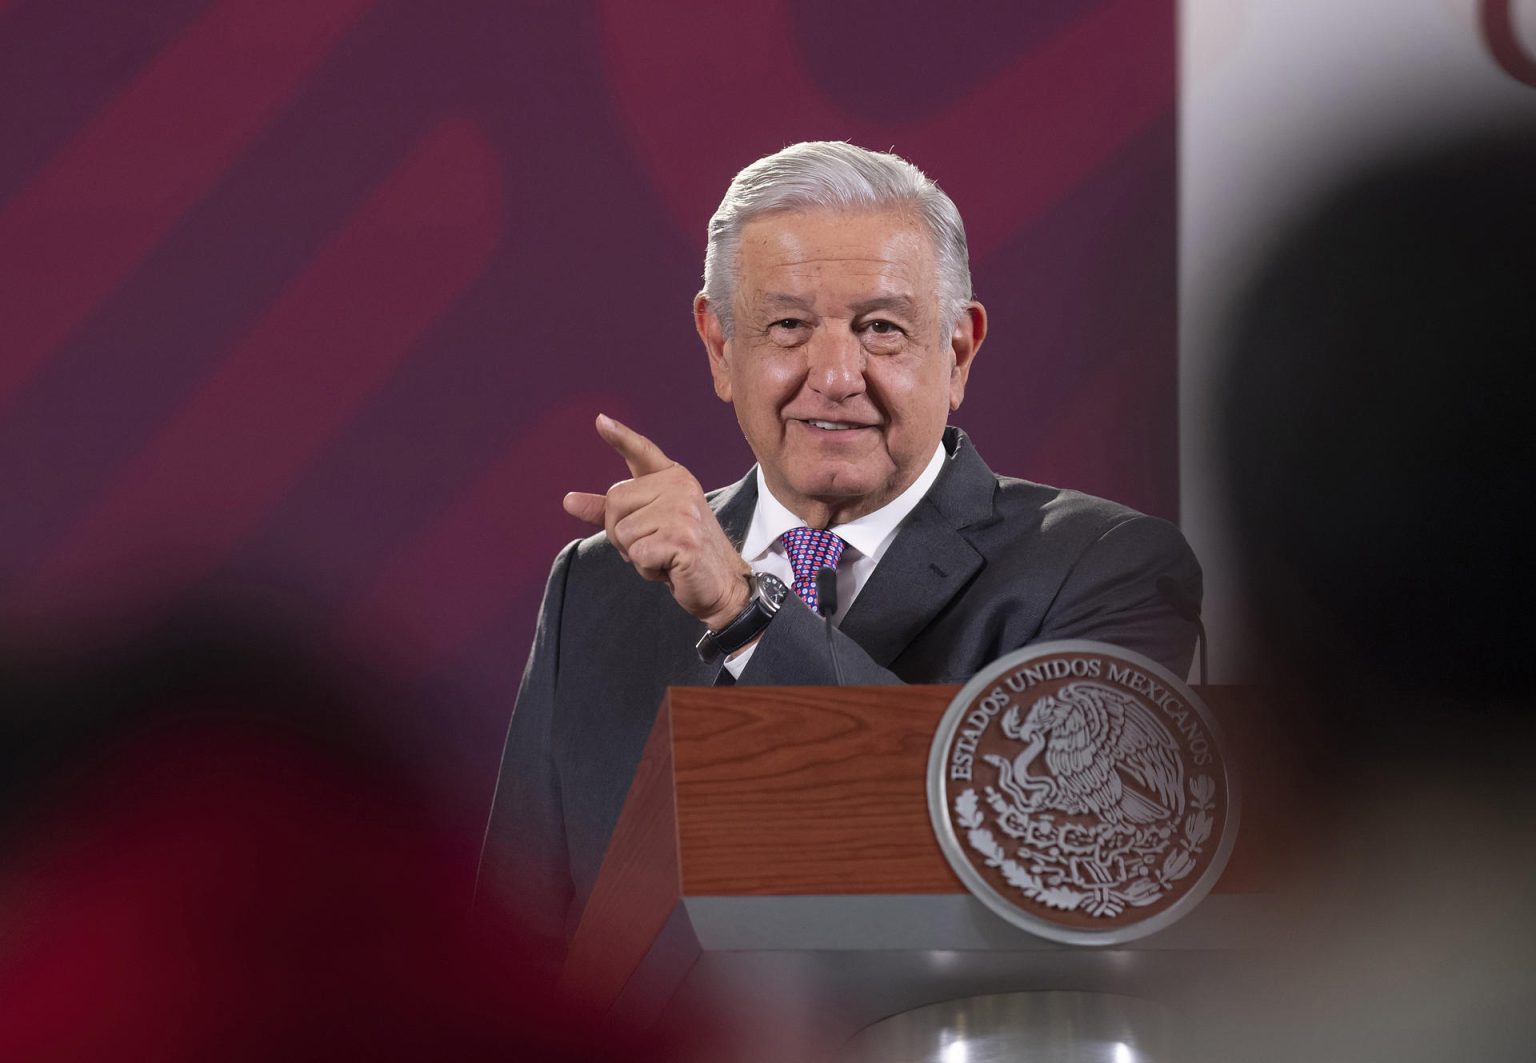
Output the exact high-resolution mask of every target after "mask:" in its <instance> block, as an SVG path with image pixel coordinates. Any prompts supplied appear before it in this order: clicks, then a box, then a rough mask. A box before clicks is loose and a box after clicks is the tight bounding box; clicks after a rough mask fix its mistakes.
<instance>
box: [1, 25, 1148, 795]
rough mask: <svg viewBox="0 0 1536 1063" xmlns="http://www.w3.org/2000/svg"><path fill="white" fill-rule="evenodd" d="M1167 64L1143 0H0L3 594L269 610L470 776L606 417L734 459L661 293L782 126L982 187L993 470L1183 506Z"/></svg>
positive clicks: (120, 613) (13, 598) (25, 621)
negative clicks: (308, 634)
mask: <svg viewBox="0 0 1536 1063" xmlns="http://www.w3.org/2000/svg"><path fill="white" fill-rule="evenodd" d="M1174 81H1175V67H1174V29H1173V5H1172V3H1171V0H1041V2H1036V3H1032V4H1028V5H1021V4H1017V3H1012V2H1006V0H988V2H982V0H976V2H972V3H967V4H965V5H960V6H957V7H945V6H943V5H940V4H937V3H933V2H926V3H918V2H896V0H881V2H878V3H877V2H873V0H858V2H848V3H842V4H838V5H822V4H816V3H812V2H810V0H779V2H765V3H760V4H750V5H748V4H743V5H726V4H719V3H708V2H704V0H690V2H677V3H657V4H642V3H638V2H627V3H626V2H611V3H577V2H564V0H561V2H556V0H524V2H504V0H462V2H460V3H456V4H453V5H447V6H444V5H438V4H429V3H425V2H423V0H326V2H316V0H213V2H209V0H152V2H145V3H137V4H122V3H118V2H116V0H0V99H3V100H4V101H5V102H4V104H3V114H4V124H3V135H0V485H3V492H4V494H3V503H0V557H3V565H4V568H3V572H0V618H3V620H4V622H5V625H6V627H7V628H8V629H9V630H10V631H11V632H13V633H15V632H21V633H25V632H29V631H33V630H36V629H37V628H38V627H39V626H40V625H42V624H44V623H45V622H47V623H59V622H63V623H65V624H70V623H79V622H81V621H82V619H83V618H87V617H90V618H94V622H95V623H96V624H98V625H101V624H107V625H111V624H123V623H127V622H130V621H133V620H141V619H142V618H143V617H144V616H145V615H146V614H147V613H149V612H152V611H153V609H154V608H155V606H154V605H152V604H151V603H165V602H167V601H170V600H173V598H174V596H175V595H176V594H178V593H191V594H197V593H210V594H217V595H226V594H228V595H237V596H239V597H242V598H244V599H246V600H249V601H253V602H257V603H260V604H261V605H262V606H263V607H265V608H268V609H274V610H276V611H278V612H279V613H281V614H284V615H288V616H291V617H292V618H293V619H294V621H295V622H296V623H299V624H302V626H304V627H305V628H306V629H307V630H310V631H312V632H315V633H316V634H317V635H318V637H320V638H321V639H322V640H324V641H334V643H335V645H337V646H338V647H342V648H345V649H346V650H347V651H348V652H351V653H360V654H363V655H365V657H366V659H367V660H369V661H370V662H371V663H372V664H373V665H374V666H375V667H377V668H380V669H382V670H383V671H385V672H386V673H387V674H388V675H389V676H390V677H391V678H392V679H393V680H394V681H395V682H397V683H398V684H400V688H401V689H402V690H407V691H410V692H412V695H413V697H412V698H411V699H407V700H408V702H409V703H410V704H414V705H417V706H419V707H420V712H421V713H422V714H424V715H423V718H421V719H417V720H413V721H410V724H411V726H412V727H413V728H414V729H416V730H417V731H418V732H419V733H420V734H421V735H422V739H421V743H420V757H421V763H422V767H423V769H425V770H428V771H430V772H433V773H435V774H436V775H438V777H439V778H441V779H443V780H445V781H446V782H447V784H448V789H449V791H450V794H451V796H452V798H453V799H454V801H455V802H456V805H457V807H458V809H459V811H460V812H462V813H463V814H464V815H465V816H466V817H468V818H473V817H477V816H479V815H482V814H483V812H484V809H485V808H486V807H487V806H488V802H489V798H490V793H491V788H492V785H493V782H494V778H495V771H496V765H497V762H498V759H499V755H500V746H501V741H502V735H503V732H504V729H505V725H506V719H507V715H508V713H509V712H510V709H511V705H512V700H513V695H514V692H515V689H516V683H517V680H518V677H519V675H520V674H521V671H522V667H523V663H524V660H525V657H526V653H527V645H528V639H529V637H530V635H531V632H532V628H533V621H534V617H535V615H536V612H537V607H538V602H539V597H540V594H541V592H542V589H543V582H544V578H545V576H546V574H547V572H548V568H549V564H550V561H551V560H552V558H553V555H554V553H555V551H556V550H557V549H558V548H559V547H560V546H561V545H562V544H563V543H564V542H566V541H568V540H569V539H571V538H574V537H576V536H579V535H583V534H586V531H585V530H584V528H583V526H581V525H579V524H578V523H577V522H575V521H573V520H572V519H570V518H568V517H566V516H565V514H564V513H563V512H562V511H561V509H560V504H559V500H560V496H561V495H562V494H563V493H564V492H565V491H567V490H570V489H577V488H580V489H602V488H603V487H606V486H607V485H608V484H609V483H611V482H612V481H614V480H616V479H619V478H620V477H621V476H622V475H624V472H623V467H622V464H621V463H620V462H619V461H618V459H617V458H616V457H615V456H614V455H612V454H611V453H610V452H608V451H607V450H606V448H605V447H603V445H602V444H601V443H600V442H599V441H598V440H597V438H596V436H595V434H594V433H593V431H592V429H591V418H592V416H593V414H594V413H595V412H597V411H598V410H604V411H607V412H609V413H612V414H614V415H616V416H619V417H620V418H622V419H624V420H626V421H628V422H629V423H630V424H632V425H634V426H635V427H636V428H638V429H640V430H641V431H643V432H645V433H647V434H649V435H650V436H652V438H654V439H655V440H656V441H657V442H658V443H659V444H660V445H661V446H662V447H663V449H665V450H666V451H667V453H668V454H670V455H671V456H673V457H674V458H676V459H678V460H680V461H682V462H683V463H684V464H687V465H688V466H690V468H692V470H693V471H694V473H695V474H696V475H697V476H698V477H699V479H700V480H701V481H702V482H703V483H704V484H705V485H706V486H716V485H719V484H723V483H725V482H728V481H731V480H734V479H736V478H737V477H739V476H740V475H741V474H742V473H743V472H744V471H745V469H746V468H747V467H748V465H749V463H750V461H751V457H750V454H749V452H748V450H747V448H746V446H745V444H744V443H743V442H742V440H741V437H740V435H739V433H738V431H737V429H736V426H735V421H734V418H733V416H732V414H731V411H730V409H729V408H728V407H726V406H724V405H722V404H720V403H719V402H717V401H716V399H715V398H714V396H713V393H712V391H711V389H710V386H709V379H708V373H707V370H706V365H705V361H704V357H703V352H702V350H701V349H700V347H699V344H698V341H697V339H696V337H695V336H694V334H693V329H692V322H691V318H690V314H689V301H690V299H691V297H692V295H693V293H694V292H695V291H696V290H697V288H698V286H699V283H700V272H701V268H702V256H703V248H704V227H705V222H706V221H707V219H708V217H709V215H710V213H711V212H712V211H713V209H714V207H715V205H716V204H717V203H718V200H719V197H720V195H721V194H722V193H723V191H724V189H725V186H726V183H727V182H728V181H729V179H730V177H731V175H732V174H733V173H734V172H735V171H736V170H738V169H739V168H740V167H742V166H743V165H745V164H746V163H748V162H750V161H752V160H753V159H754V158H756V157H758V156H760V155H763V154H765V153H767V152H770V151H774V150H776V149H778V148H779V147H782V146H783V145H785V144H787V143H790V142H793V141H797V140H805V139H820V138H846V139H850V140H853V141H855V142H857V143H860V144H863V145H865V146H867V147H871V148H877V149H892V150H895V151H896V152H898V153H900V154H902V155H904V156H906V157H908V158H910V159H911V160H912V161H914V162H915V163H917V164H918V165H919V166H921V167H923V168H924V169H925V170H927V171H928V172H929V173H930V174H932V175H933V176H934V177H935V178H936V179H937V180H938V181H939V183H940V184H941V185H942V186H943V187H944V188H945V189H946V190H947V191H948V192H949V193H950V194H951V196H952V197H953V198H954V199H955V201H956V202H957V203H958V205H959V207H960V209H961V211H962V213H963V214H964V215H965V218H966V221H967V227H968V230H969V233H970V237H971V244H972V254H973V261H972V266H973V273H974V278H975V283H976V288H977V292H978V295H979V297H980V298H981V299H982V300H983V301H984V302H985V303H986V304H987V306H988V308H989V310H990V311H991V315H992V333H991V340H990V342H989V343H988V344H987V347H986V349H985V350H984V351H983V353H982V357H981V360H980V362H979V363H978V365H977V367H976V373H975V375H973V377H972V390H971V394H970V396H969V398H968V401H967V403H966V405H965V407H964V408H963V409H962V410H961V411H960V412H959V413H958V414H957V415H956V416H955V418H954V422H955V423H957V424H959V425H960V426H962V427H964V428H965V429H966V430H967V431H969V432H970V433H971V435H972V437H973V438H974V439H975V440H976V442H977V444H978V447H979V449H980V451H981V453H982V454H983V455H984V456H985V457H986V459H987V460H988V462H989V463H990V464H991V465H992V466H993V468H994V469H996V470H998V471H999V472H1005V473H1010V474H1014V475H1021V476H1027V477H1029V478H1031V479H1036V480H1042V481H1046V482H1052V483H1058V484H1063V485H1068V486H1072V487H1077V488H1081V489H1084V490H1088V491H1091V492H1094V493H1098V494H1104V495H1108V496H1110V497H1113V498H1117V499H1119V500H1121V501H1124V502H1127V503H1129V504H1131V505H1133V506H1136V507H1138V508H1140V509H1143V510H1146V511H1149V512H1152V513H1155V514H1158V515H1161V516H1165V517H1169V518H1174V517H1176V516H1177V513H1178V485H1177V438H1176V427H1177V416H1176V415H1177V411H1176V408H1175V404H1176V379H1175V372H1176V319H1175V314H1176V300H1175V288H1174V285H1175V275H1176V270H1175V215H1174V205H1175V184H1174V182H1175V126H1174V122H1175V118H1174V106H1173V104H1174ZM13 637H14V635H13Z"/></svg>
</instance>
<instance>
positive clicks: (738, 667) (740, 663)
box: [725, 640, 757, 679]
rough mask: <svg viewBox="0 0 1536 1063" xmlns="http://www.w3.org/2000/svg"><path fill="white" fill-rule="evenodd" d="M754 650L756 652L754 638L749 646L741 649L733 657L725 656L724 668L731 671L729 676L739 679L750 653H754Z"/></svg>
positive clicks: (750, 656) (750, 655)
mask: <svg viewBox="0 0 1536 1063" xmlns="http://www.w3.org/2000/svg"><path fill="white" fill-rule="evenodd" d="M756 652H757V642H756V640H753V642H752V644H751V645H750V646H747V647H746V648H745V649H743V650H742V651H741V652H740V653H738V654H737V655H736V656H734V657H727V658H726V660H725V670H726V671H727V672H730V673H731V678H732V679H740V678H741V673H742V672H744V671H746V668H747V662H748V661H750V660H751V659H752V655H753V654H754V653H756Z"/></svg>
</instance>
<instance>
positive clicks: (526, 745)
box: [476, 542, 577, 960]
mask: <svg viewBox="0 0 1536 1063" xmlns="http://www.w3.org/2000/svg"><path fill="white" fill-rule="evenodd" d="M576 545H577V544H576V543H574V542H573V543H571V544H570V545H568V546H567V547H566V548H565V549H564V550H562V551H561V552H560V554H559V556H558V557H557V558H556V559H555V564H554V568H553V570H552V571H551V572H550V575H549V583H548V584H547V586H546V587H545V590H544V604H543V606H542V607H541V608H540V610H539V623H538V628H537V630H536V632H535V634H534V640H533V649H532V651H531V652H530V654H529V657H528V665H527V668H526V669H525V670H524V672H523V681H522V684H521V686H520V687H519V688H518V693H517V704H516V706H515V707H514V708H513V710H512V722H511V725H510V727H509V728H508V730H507V741H506V747H505V749H504V751H503V753H502V759H501V771H500V774H499V776H498V778H497V782H496V796H495V798H494V800H493V801H492V805H491V818H490V823H489V825H488V826H487V828H486V832H485V841H484V844H483V847H482V850H481V859H480V874H479V880H478V883H477V887H476V902H477V904H483V903H497V904H502V905H505V906H507V907H509V908H510V909H511V910H512V913H513V914H514V916H515V917H517V918H518V920H519V921H520V922H521V923H523V924H524V925H525V927H526V928H527V930H528V931H529V932H530V933H531V934H532V935H533V937H534V938H535V940H536V942H537V944H538V945H540V946H541V947H542V948H543V949H545V950H546V951H547V954H548V955H549V956H550V958H551V959H552V960H557V959H558V957H560V956H562V955H563V953H564V950H565V921H566V915H567V912H568V911H569V910H570V906H571V900H572V897H573V895H574V887H573V886H572V883H571V876H570V870H569V867H570V863H569V860H568V858H567V852H566V842H565V837H566V835H565V819H564V815H563V813H562V811H561V799H560V778H559V774H558V771H557V770H556V764H555V760H554V756H553V746H552V743H551V728H552V726H553V723H554V708H555V695H556V691H557V689H558V684H559V679H560V624H561V614H562V610H563V606H564V599H565V588H566V581H567V578H568V576H569V573H570V569H571V564H572V561H573V559H574V557H575V552H576Z"/></svg>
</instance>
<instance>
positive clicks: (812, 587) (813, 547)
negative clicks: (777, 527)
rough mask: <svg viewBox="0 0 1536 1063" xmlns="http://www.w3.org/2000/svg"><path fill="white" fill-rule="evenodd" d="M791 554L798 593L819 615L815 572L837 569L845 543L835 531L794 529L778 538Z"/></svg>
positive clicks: (791, 563)
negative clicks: (827, 568)
mask: <svg viewBox="0 0 1536 1063" xmlns="http://www.w3.org/2000/svg"><path fill="white" fill-rule="evenodd" d="M779 541H780V542H782V543H783V544H784V550H785V552H786V553H787V554H789V567H790V568H791V569H793V570H794V573H795V583H794V587H795V593H796V594H798V595H799V596H800V600H801V601H803V602H804V603H805V604H806V605H808V606H810V608H811V612H813V613H814V612H816V572H817V571H818V570H819V569H821V568H822V567H823V566H828V567H831V568H834V569H835V568H837V561H838V558H840V557H842V556H843V547H845V546H847V545H848V544H847V543H845V542H843V540H842V539H840V538H838V536H837V535H835V534H834V533H832V532H829V531H822V530H821V529H819V528H791V529H789V531H787V532H785V533H784V534H783V535H781V536H779Z"/></svg>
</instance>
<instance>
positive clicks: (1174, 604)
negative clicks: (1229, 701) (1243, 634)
mask: <svg viewBox="0 0 1536 1063" xmlns="http://www.w3.org/2000/svg"><path fill="white" fill-rule="evenodd" d="M1157 593H1158V594H1160V595H1162V597H1163V601H1165V602H1167V603H1168V605H1169V607H1170V608H1172V609H1173V611H1174V612H1175V613H1178V614H1179V616H1181V617H1183V618H1184V619H1185V620H1188V621H1189V622H1190V623H1191V624H1194V625H1195V645H1196V646H1198V647H1199V649H1200V685H1201V686H1205V676H1206V671H1205V643H1206V638H1205V624H1204V622H1203V621H1201V619H1200V603H1199V601H1197V600H1196V599H1195V597H1194V596H1193V595H1191V594H1186V593H1185V591H1184V588H1183V587H1181V586H1179V581H1178V580H1176V579H1174V578H1173V577H1172V576H1161V577H1159V578H1158V581H1157Z"/></svg>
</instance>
